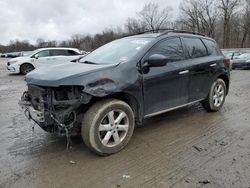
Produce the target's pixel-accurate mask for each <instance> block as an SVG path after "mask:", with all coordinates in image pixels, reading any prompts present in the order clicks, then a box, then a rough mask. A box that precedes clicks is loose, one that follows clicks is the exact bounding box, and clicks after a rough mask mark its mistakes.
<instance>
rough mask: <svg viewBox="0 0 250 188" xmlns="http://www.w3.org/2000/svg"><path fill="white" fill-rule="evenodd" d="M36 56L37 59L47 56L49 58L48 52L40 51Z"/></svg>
mask: <svg viewBox="0 0 250 188" xmlns="http://www.w3.org/2000/svg"><path fill="white" fill-rule="evenodd" d="M37 55H38V56H39V57H47V56H50V54H49V50H43V51H40V52H38V53H37Z"/></svg>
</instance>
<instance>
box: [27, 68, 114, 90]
mask: <svg viewBox="0 0 250 188" xmlns="http://www.w3.org/2000/svg"><path fill="white" fill-rule="evenodd" d="M116 65H118V64H104V65H101V64H97V65H95V64H84V63H65V64H60V65H53V66H48V67H40V68H38V69H35V70H33V71H31V72H30V73H29V74H27V75H26V77H25V81H26V82H27V84H32V85H39V86H50V87H58V86H61V85H83V83H84V80H83V79H84V78H83V77H82V76H84V75H87V74H90V73H93V72H99V71H101V70H104V69H107V68H111V67H115V66H116ZM79 77H81V78H80V80H82V81H81V82H82V83H81V84H80V83H79ZM74 80H78V81H77V82H75V84H74Z"/></svg>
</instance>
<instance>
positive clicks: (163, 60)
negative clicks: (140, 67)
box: [145, 54, 168, 67]
mask: <svg viewBox="0 0 250 188" xmlns="http://www.w3.org/2000/svg"><path fill="white" fill-rule="evenodd" d="M167 61H168V60H167V57H166V56H164V55H161V54H153V55H151V56H150V57H149V58H148V59H147V60H146V61H145V62H146V63H147V65H148V66H149V67H163V66H165V65H166V64H167Z"/></svg>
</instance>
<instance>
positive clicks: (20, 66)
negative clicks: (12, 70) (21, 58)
mask: <svg viewBox="0 0 250 188" xmlns="http://www.w3.org/2000/svg"><path fill="white" fill-rule="evenodd" d="M25 64H30V65H31V66H32V67H34V69H35V66H34V65H33V64H32V63H30V62H23V63H22V64H20V65H19V72H21V68H22V66H23V65H25Z"/></svg>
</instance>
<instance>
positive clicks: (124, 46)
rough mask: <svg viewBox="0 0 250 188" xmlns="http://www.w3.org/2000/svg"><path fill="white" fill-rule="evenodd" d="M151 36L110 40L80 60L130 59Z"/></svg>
mask: <svg viewBox="0 0 250 188" xmlns="http://www.w3.org/2000/svg"><path fill="white" fill-rule="evenodd" d="M151 40H152V38H123V39H119V40H115V41H113V42H110V43H108V44H106V45H104V46H102V47H100V48H98V49H96V50H95V51H93V52H91V53H90V54H88V55H87V56H85V57H83V58H82V59H81V60H80V62H81V63H84V62H92V63H95V64H113V63H121V62H126V61H129V60H131V59H132V58H133V57H134V56H135V55H136V54H137V53H138V52H139V51H140V50H142V49H143V48H144V47H145V46H146V45H147V44H148V43H149V42H150V41H151Z"/></svg>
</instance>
